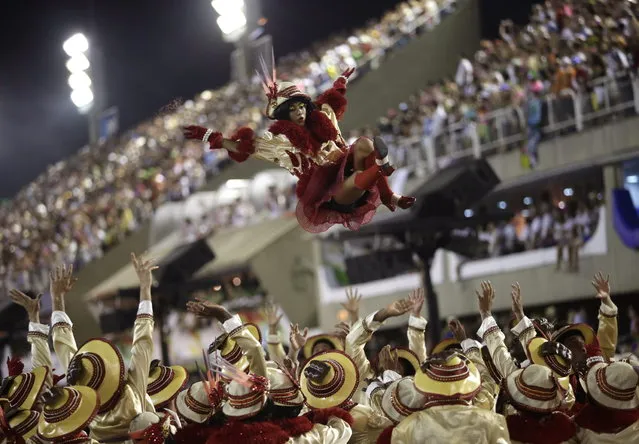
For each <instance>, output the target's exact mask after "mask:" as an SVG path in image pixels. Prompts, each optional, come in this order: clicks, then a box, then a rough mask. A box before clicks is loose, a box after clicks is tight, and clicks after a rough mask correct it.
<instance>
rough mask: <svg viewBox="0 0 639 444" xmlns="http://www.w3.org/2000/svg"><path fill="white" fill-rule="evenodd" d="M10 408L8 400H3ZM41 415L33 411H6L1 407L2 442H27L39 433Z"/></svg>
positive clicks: (11, 409) (0, 435)
mask: <svg viewBox="0 0 639 444" xmlns="http://www.w3.org/2000/svg"><path fill="white" fill-rule="evenodd" d="M3 401H4V402H3V404H4V405H5V407H8V404H7V402H6V401H7V400H6V399H4V400H3ZM39 420H40V413H38V412H36V411H33V410H17V409H15V408H9V407H8V409H7V410H6V411H5V409H4V408H3V407H0V441H5V440H6V441H8V442H12V441H14V440H17V441H18V442H20V440H22V441H23V442H26V441H27V440H28V439H30V438H32V437H33V436H34V435H35V434H36V432H37V431H38V421H39Z"/></svg>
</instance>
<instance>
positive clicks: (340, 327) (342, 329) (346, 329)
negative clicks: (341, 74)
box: [335, 322, 351, 339]
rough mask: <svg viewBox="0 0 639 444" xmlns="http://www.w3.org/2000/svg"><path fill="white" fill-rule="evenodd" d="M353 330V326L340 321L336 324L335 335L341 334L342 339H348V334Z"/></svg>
mask: <svg viewBox="0 0 639 444" xmlns="http://www.w3.org/2000/svg"><path fill="white" fill-rule="evenodd" d="M350 332H351V326H350V325H348V324H347V323H346V322H340V323H339V324H335V335H336V336H339V337H340V338H342V339H346V336H348V334H349V333H350Z"/></svg>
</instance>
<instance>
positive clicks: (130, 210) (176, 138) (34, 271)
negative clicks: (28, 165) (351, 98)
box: [0, 0, 455, 294]
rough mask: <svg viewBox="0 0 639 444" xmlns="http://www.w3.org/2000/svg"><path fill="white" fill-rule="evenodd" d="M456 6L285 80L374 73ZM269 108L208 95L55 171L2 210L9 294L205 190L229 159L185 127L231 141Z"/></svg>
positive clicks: (2, 281) (431, 9) (323, 54)
mask: <svg viewBox="0 0 639 444" xmlns="http://www.w3.org/2000/svg"><path fill="white" fill-rule="evenodd" d="M454 4H455V2H454V1H450V0H411V1H407V2H405V3H402V4H400V5H399V6H398V7H397V8H395V9H394V10H392V11H390V12H388V13H387V14H385V15H384V16H383V17H382V18H381V19H380V20H372V21H371V22H370V23H368V24H367V26H366V27H363V28H361V29H358V30H355V31H354V32H353V33H352V34H351V35H350V36H344V35H341V36H336V37H335V38H332V39H329V40H328V41H326V42H324V43H322V44H319V45H317V46H316V47H314V48H311V49H310V50H308V51H304V52H302V53H301V54H292V55H290V56H287V57H284V58H283V59H282V60H281V64H280V65H281V66H280V67H278V72H279V75H280V77H282V78H297V77H302V78H304V79H305V80H304V82H305V83H306V84H305V86H306V87H307V88H308V89H309V92H310V93H313V92H314V90H318V89H320V90H321V89H322V88H323V87H324V86H323V85H325V84H327V83H328V84H330V82H331V81H332V79H334V78H336V77H337V76H338V75H339V73H340V72H341V69H342V68H343V66H344V65H347V64H348V65H358V66H359V67H360V68H362V71H363V72H365V71H366V69H367V66H370V63H372V62H374V60H375V59H376V58H378V57H379V56H380V55H383V54H384V53H385V52H387V51H389V50H392V49H393V48H394V47H397V46H398V45H402V44H403V43H404V42H405V41H406V40H407V39H410V38H411V37H413V36H414V35H415V34H416V33H418V32H420V31H422V30H424V29H428V27H431V26H434V25H436V24H437V23H438V22H439V20H440V19H441V18H442V17H443V16H444V15H445V14H446V13H448V12H449V11H450V10H451V9H452V8H453V7H454ZM263 100H264V99H263V92H262V90H261V86H260V85H259V84H258V82H257V81H255V82H253V83H252V84H249V85H240V84H236V83H230V84H228V85H226V86H225V87H223V88H221V89H219V90H216V91H204V92H203V93H201V94H200V95H199V96H198V97H197V98H195V99H194V100H190V101H187V102H185V103H184V104H181V105H179V106H174V107H170V109H167V110H164V112H162V113H160V114H158V115H157V116H155V117H154V118H152V119H151V120H149V121H147V122H144V123H143V124H141V125H139V126H138V127H137V128H135V129H133V130H132V131H129V132H127V133H126V134H123V135H122V136H121V137H119V138H117V139H114V140H110V141H108V142H107V143H106V145H105V146H100V147H87V148H84V149H83V150H82V151H80V152H79V153H78V154H77V155H75V156H73V157H71V158H69V159H66V160H64V161H61V162H59V163H57V164H55V165H52V166H50V167H49V168H48V169H47V171H46V172H44V173H43V174H41V175H40V176H39V177H38V178H37V179H36V180H35V181H34V182H32V183H30V184H29V185H27V186H26V187H25V188H24V189H22V190H21V191H20V192H19V193H18V195H17V196H15V198H14V199H12V200H11V201H10V202H7V203H5V204H4V205H2V206H1V207H0V226H1V228H0V239H1V240H2V242H1V243H0V293H2V294H4V293H6V291H5V290H6V289H7V288H16V287H17V288H24V289H30V290H33V291H44V290H45V289H46V286H47V284H46V283H47V276H46V273H44V272H39V271H38V270H48V269H50V268H51V264H54V263H69V264H74V265H75V266H76V268H80V267H82V266H83V265H84V264H86V263H88V262H90V261H92V260H95V259H97V258H99V257H100V256H102V255H103V254H104V253H105V252H106V251H107V250H108V249H109V248H111V247H113V246H114V245H116V244H117V243H118V242H120V241H122V239H124V238H125V237H126V236H127V235H128V234H129V233H131V232H133V231H135V230H136V228H137V227H138V226H140V224H143V223H145V222H146V221H148V220H149V219H150V217H151V216H152V214H153V212H154V210H155V209H156V208H157V207H158V206H159V205H161V204H162V203H163V202H165V201H167V200H181V199H184V198H186V197H187V196H189V195H190V194H191V193H193V192H194V191H195V190H197V189H198V188H200V187H201V186H202V185H203V184H204V183H205V182H206V180H207V177H209V176H211V175H214V174H216V173H217V172H218V171H219V169H220V168H223V167H224V166H225V165H227V164H228V163H229V160H228V159H227V158H226V156H225V154H224V153H222V152H212V151H205V150H204V148H203V147H199V146H194V145H187V144H184V143H183V142H182V137H181V135H180V131H179V128H180V126H181V125H183V124H185V123H186V122H188V123H198V124H201V125H207V124H210V126H214V127H215V128H216V129H218V130H219V131H222V132H224V133H231V132H232V131H234V130H235V129H236V128H238V127H240V126H243V125H246V126H250V127H253V128H255V129H260V128H261V127H263V126H264V124H265V122H264V119H263V117H262V109H263ZM236 206H237V205H236ZM242 206H243V207H247V206H250V204H248V203H247V204H246V205H242ZM273 211H275V210H273ZM221 213H223V215H222V216H221V220H220V222H219V223H218V224H219V225H227V224H229V223H244V222H245V221H246V219H247V214H249V213H250V211H249V213H246V214H242V215H238V213H237V211H235V210H231V209H229V211H224V212H221ZM226 213H228V214H229V216H228V217H226V216H224V214H226ZM227 219H228V220H227ZM242 221H244V222H242Z"/></svg>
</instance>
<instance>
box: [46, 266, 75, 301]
mask: <svg viewBox="0 0 639 444" xmlns="http://www.w3.org/2000/svg"><path fill="white" fill-rule="evenodd" d="M76 281H77V279H76V278H74V277H73V265H69V266H68V267H67V266H66V265H62V266H61V267H56V268H54V269H53V270H52V271H51V272H50V273H49V290H50V293H51V302H52V306H53V311H64V297H65V296H66V294H67V293H68V292H69V291H71V289H72V288H73V284H75V282H76Z"/></svg>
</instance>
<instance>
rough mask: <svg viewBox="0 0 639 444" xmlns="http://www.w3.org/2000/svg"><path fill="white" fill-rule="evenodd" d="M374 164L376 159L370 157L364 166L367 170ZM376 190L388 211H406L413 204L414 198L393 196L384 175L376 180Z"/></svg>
mask: <svg viewBox="0 0 639 444" xmlns="http://www.w3.org/2000/svg"><path fill="white" fill-rule="evenodd" d="M375 164H376V159H375V157H373V156H372V155H371V156H369V157H367V158H366V161H365V165H366V167H367V168H370V167H372V166H373V165H375ZM377 190H378V191H379V197H380V199H381V200H382V203H383V204H384V205H386V207H388V209H389V210H391V211H395V209H396V208H397V207H399V208H401V209H402V210H406V209H408V208H410V207H412V206H413V205H414V204H415V198H414V197H410V196H400V195H399V194H395V193H394V192H393V190H391V187H390V185H389V183H388V178H387V177H386V176H384V175H382V176H380V178H379V179H377Z"/></svg>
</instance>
